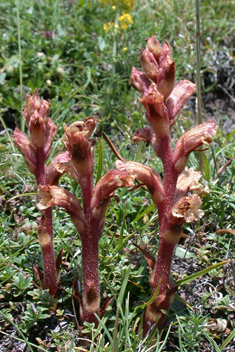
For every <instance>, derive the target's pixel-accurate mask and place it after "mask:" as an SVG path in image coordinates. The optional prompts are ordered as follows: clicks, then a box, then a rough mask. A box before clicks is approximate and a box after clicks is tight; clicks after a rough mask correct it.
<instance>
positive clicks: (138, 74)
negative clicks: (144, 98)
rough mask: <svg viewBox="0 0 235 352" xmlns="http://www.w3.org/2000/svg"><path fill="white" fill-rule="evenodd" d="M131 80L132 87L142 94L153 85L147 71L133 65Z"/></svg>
mask: <svg viewBox="0 0 235 352" xmlns="http://www.w3.org/2000/svg"><path fill="white" fill-rule="evenodd" d="M131 80H132V82H131V85H132V87H134V88H135V89H136V90H138V91H139V92H140V93H141V94H144V93H145V92H146V91H147V89H148V88H149V86H150V85H151V81H150V80H149V79H148V77H147V76H146V75H145V73H144V72H142V71H139V70H137V69H136V68H135V67H132V72H131Z"/></svg>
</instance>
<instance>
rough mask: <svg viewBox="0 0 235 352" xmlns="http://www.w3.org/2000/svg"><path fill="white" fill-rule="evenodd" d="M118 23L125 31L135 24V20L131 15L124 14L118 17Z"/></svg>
mask: <svg viewBox="0 0 235 352" xmlns="http://www.w3.org/2000/svg"><path fill="white" fill-rule="evenodd" d="M118 22H119V23H120V27H121V29H124V30H125V29H127V28H128V27H129V26H130V25H131V24H132V23H133V20H132V17H131V15H130V14H129V13H124V14H123V15H121V16H120V17H118Z"/></svg>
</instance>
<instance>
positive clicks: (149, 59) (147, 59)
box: [140, 49, 159, 83]
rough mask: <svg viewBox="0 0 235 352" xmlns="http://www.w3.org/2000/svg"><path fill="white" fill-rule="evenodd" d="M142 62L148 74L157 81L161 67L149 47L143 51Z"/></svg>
mask: <svg viewBox="0 0 235 352" xmlns="http://www.w3.org/2000/svg"><path fill="white" fill-rule="evenodd" d="M140 62H141V66H142V67H143V69H144V71H145V73H146V75H147V76H148V77H149V78H150V79H152V80H153V81H154V82H155V83H157V75H158V72H159V67H158V63H157V61H156V59H155V58H154V56H153V54H152V53H151V51H150V50H149V49H145V50H143V51H141V56H140Z"/></svg>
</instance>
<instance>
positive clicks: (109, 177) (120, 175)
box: [91, 170, 134, 209]
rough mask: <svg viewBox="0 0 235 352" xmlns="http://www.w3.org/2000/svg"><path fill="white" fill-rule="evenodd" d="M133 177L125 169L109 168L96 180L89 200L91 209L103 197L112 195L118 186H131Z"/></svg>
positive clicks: (101, 200)
mask: <svg viewBox="0 0 235 352" xmlns="http://www.w3.org/2000/svg"><path fill="white" fill-rule="evenodd" d="M133 186H134V179H133V177H132V176H131V175H130V174H129V173H128V172H127V171H125V170H109V171H108V172H107V173H106V174H105V175H104V176H103V177H101V179H99V181H98V182H97V184H96V186H95V189H94V194H93V197H92V201H91V209H94V208H96V207H97V206H98V205H99V204H100V203H101V202H103V200H104V199H106V198H109V197H110V196H113V192H114V191H115V190H116V189H117V188H119V187H133Z"/></svg>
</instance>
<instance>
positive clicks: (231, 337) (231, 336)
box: [220, 329, 235, 351]
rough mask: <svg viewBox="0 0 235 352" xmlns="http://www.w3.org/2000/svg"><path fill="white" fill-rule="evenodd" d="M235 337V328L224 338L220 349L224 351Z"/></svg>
mask: <svg viewBox="0 0 235 352" xmlns="http://www.w3.org/2000/svg"><path fill="white" fill-rule="evenodd" d="M234 337H235V329H234V330H233V331H232V332H231V333H230V334H229V335H228V337H227V338H226V339H225V340H224V342H223V343H222V345H221V346H220V351H223V349H224V348H225V347H226V346H227V345H228V344H229V343H230V341H232V340H233V339H234Z"/></svg>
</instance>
